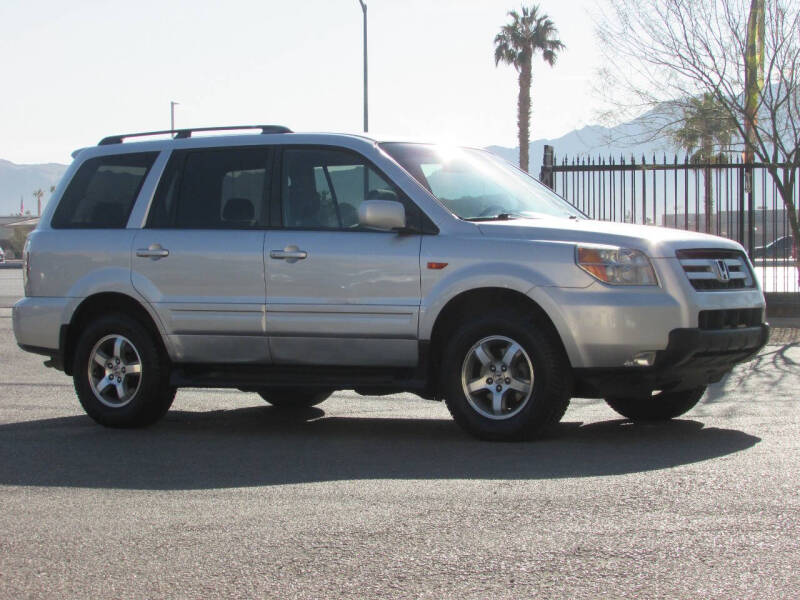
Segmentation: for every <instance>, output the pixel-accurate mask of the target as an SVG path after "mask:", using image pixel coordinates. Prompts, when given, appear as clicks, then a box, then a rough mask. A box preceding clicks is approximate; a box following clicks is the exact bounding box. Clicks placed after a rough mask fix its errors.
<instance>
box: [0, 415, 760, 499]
mask: <svg viewBox="0 0 800 600" xmlns="http://www.w3.org/2000/svg"><path fill="white" fill-rule="evenodd" d="M759 441H760V438H757V437H755V436H752V435H748V434H746V433H743V432H741V431H736V430H733V429H720V428H715V427H704V426H703V424H702V423H700V422H697V421H691V420H676V421H672V422H668V423H661V424H653V425H638V424H633V423H630V422H628V421H624V420H613V421H603V422H597V423H591V424H587V425H583V424H581V423H578V422H565V423H562V424H560V425H558V426H557V427H555V428H554V429H553V431H551V432H550V433H549V434H548V436H547V437H546V438H545V439H542V440H539V441H536V442H531V443H491V442H481V441H478V440H475V439H472V438H470V437H468V436H467V435H466V434H464V433H463V432H462V431H461V430H460V429H459V428H458V427H457V426H456V425H455V423H453V422H452V421H450V420H444V419H393V418H356V417H353V418H350V417H347V418H344V417H325V413H324V412H323V411H322V410H320V409H319V408H313V409H307V410H305V411H303V412H301V413H296V414H293V415H287V414H285V413H283V414H282V413H280V412H278V411H277V410H275V409H274V408H272V407H255V408H241V409H236V410H225V411H212V412H186V411H171V412H170V413H168V414H167V416H166V417H165V418H164V419H163V420H162V421H161V422H159V423H158V424H156V425H155V426H153V427H151V428H149V429H144V430H133V431H129V430H111V429H104V428H102V427H99V426H97V425H95V424H94V423H93V422H92V421H91V420H90V419H89V418H88V417H84V416H74V417H63V418H56V419H46V420H39V421H27V422H21V423H11V424H6V425H2V426H0V484H2V485H33V486H69V487H87V488H112V489H113V488H118V489H158V490H177V489H212V488H227V487H243V486H262V485H280V484H292V483H305V482H319V481H341V480H358V479H508V480H526V479H548V478H568V477H590V476H598V475H616V474H625V473H635V472H641V471H650V470H654V469H664V468H669V467H673V466H677V465H685V464H690V463H694V462H698V461H703V460H708V459H713V458H717V457H721V456H726V455H729V454H732V453H734V452H739V451H741V450H745V449H747V448H750V447H752V446H754V445H755V444H757V443H758V442H759Z"/></svg>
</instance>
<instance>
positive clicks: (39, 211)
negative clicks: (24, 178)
mask: <svg viewBox="0 0 800 600" xmlns="http://www.w3.org/2000/svg"><path fill="white" fill-rule="evenodd" d="M42 196H44V192H43V191H42V188H39V189H38V190H36V191H35V192H33V197H34V198H36V205H37V207H38V208H37V210H36V215H37V216H41V214H42Z"/></svg>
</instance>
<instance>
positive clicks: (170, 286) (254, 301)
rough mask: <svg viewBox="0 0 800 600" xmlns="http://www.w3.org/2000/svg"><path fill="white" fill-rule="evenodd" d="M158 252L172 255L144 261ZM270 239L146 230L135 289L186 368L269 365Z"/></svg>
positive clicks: (139, 237) (139, 244) (250, 233)
mask: <svg viewBox="0 0 800 600" xmlns="http://www.w3.org/2000/svg"><path fill="white" fill-rule="evenodd" d="M152 249H159V250H164V251H166V252H168V254H167V255H166V256H162V257H155V258H149V257H147V256H138V255H137V254H145V252H137V251H141V250H152ZM263 249H264V232H263V231H257V230H246V231H238V230H229V231H209V230H190V231H180V230H173V229H144V230H141V231H139V232H137V234H136V237H135V239H134V243H133V257H132V270H131V273H132V278H133V285H134V287H135V288H136V289H137V290H138V291H139V293H141V294H142V295H143V296H144V297H145V298H146V299H147V301H148V302H150V304H151V305H152V306H153V307H154V308H155V310H156V312H157V313H158V315H159V317H160V318H161V320H162V322H163V324H164V327H165V329H166V331H167V334H168V335H169V336H170V337H171V338H172V340H171V341H172V342H173V347H174V349H175V351H176V353H177V356H176V357H175V358H176V359H177V360H178V361H180V362H204V363H226V362H269V360H270V356H269V346H268V344H267V342H266V338H265V337H264V336H265V284H264V259H263Z"/></svg>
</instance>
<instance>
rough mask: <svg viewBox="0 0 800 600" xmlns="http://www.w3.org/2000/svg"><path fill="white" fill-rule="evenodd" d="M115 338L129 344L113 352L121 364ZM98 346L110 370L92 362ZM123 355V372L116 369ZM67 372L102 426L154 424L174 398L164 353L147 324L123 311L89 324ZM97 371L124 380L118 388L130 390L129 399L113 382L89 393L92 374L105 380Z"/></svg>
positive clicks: (87, 408) (81, 401) (82, 399)
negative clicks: (70, 371)
mask: <svg viewBox="0 0 800 600" xmlns="http://www.w3.org/2000/svg"><path fill="white" fill-rule="evenodd" d="M119 338H124V339H125V340H126V341H127V342H128V344H129V345H128V344H124V346H122V347H121V350H120V352H119V353H118V354H120V355H121V357H122V366H120V365H119V364H117V363H118V361H117V359H116V358H115V357H116V356H117V353H116V352H114V351H112V348H115V346H114V342H115V340H117V339H119ZM104 340H105V341H104ZM131 347H132V348H133V350H131ZM98 350H99V351H100V352H102V353H104V354H105V355H107V356H109V364H111V365H112V366H113V367H114V368H116V369H117V370H116V371H112V370H111V369H107V368H106V367H107V366H108V365H106V366H102V365H100V364H98V363H96V362H95V360H94V359H95V356H96V352H97V351H98ZM129 360H130V361H132V362H131V364H128V365H127V373H126V372H125V371H122V372H120V371H121V370H122V369H123V368H124V367H125V364H126V362H127V361H129ZM136 360H138V362H139V365H140V374H138V375H135V374H134V373H133V370H134V368H135V361H136ZM90 368H91V369H92V370H91V371H90ZM72 373H73V375H72V378H73V382H74V384H75V392H76V393H77V394H78V399H79V400H80V403H81V405H82V406H83V408H84V410H85V411H86V413H87V414H88V415H89V416H90V417H91V418H92V419H94V420H95V421H97V422H98V423H100V424H101V425H105V426H106V427H117V428H134V427H145V426H147V425H150V424H152V423H155V422H156V421H158V420H159V419H160V418H161V417H162V416H164V414H165V413H166V412H167V411H168V410H169V408H170V406H172V401H173V399H174V398H175V388H174V387H171V386H170V385H169V361H168V360H167V357H166V356H163V353H162V352H161V350H160V349H159V347H158V345H157V344H156V342H155V340H154V339H153V335H152V334H151V333H150V331H149V330H148V329H147V327H145V326H144V325H142V324H141V323H140V322H139V321H137V320H135V319H132V318H131V317H129V316H127V315H124V314H116V313H115V314H108V315H104V316H102V317H99V318H97V319H95V320H94V321H92V322H90V323H89V325H88V326H87V327H86V328H85V329H84V331H83V333H82V334H81V336H80V338H79V340H78V343H77V346H76V348H75V357H74V362H73V369H72ZM103 373H104V374H106V375H108V374H109V373H111V374H115V373H116V375H115V377H119V378H120V379H121V380H122V382H124V387H123V388H122V389H127V390H129V391H130V397H129V399H127V400H126V399H123V397H120V396H119V392H117V391H116V390H117V387H116V384H115V383H111V384H107V385H109V386H114V387H115V389H114V390H109V389H108V388H106V389H105V390H101V391H99V392H98V393H95V390H96V389H99V385H100V384H99V383H94V381H95V379H97V380H98V381H102V382H103V383H105V376H106V375H104V376H103V377H100V376H101V374H103ZM114 380H115V379H114V378H111V381H114ZM131 388H134V389H133V391H131ZM98 395H99V396H100V397H98ZM115 395H116V398H115ZM101 398H103V399H102V400H101Z"/></svg>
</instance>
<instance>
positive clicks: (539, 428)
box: [441, 310, 572, 441]
mask: <svg viewBox="0 0 800 600" xmlns="http://www.w3.org/2000/svg"><path fill="white" fill-rule="evenodd" d="M501 337H502V338H506V339H508V340H511V341H512V342H515V343H516V344H517V345H519V346H520V347H521V348H522V350H524V355H523V354H522V353H519V352H518V353H517V354H516V357H517V359H516V360H519V361H522V360H523V359H525V361H524V362H522V363H521V364H522V368H523V370H529V368H532V370H533V373H534V376H533V378H532V379H531V378H528V380H527V383H528V384H529V385H528V387H527V389H528V390H530V392H529V394H528V395H527V396H525V395H524V394H522V393H512V390H511V389H509V388H505V389H504V391H503V392H502V394H501V402H502V409H501V410H500V411H499V412H493V413H492V415H487V414H486V413H488V411H489V410H492V411H495V407H494V406H493V407H492V408H491V409H489V408H486V409H485V410H483V406H482V405H481V404H480V403H481V402H483V401H484V399H485V402H486V404H487V406H488V403H489V394H491V395H492V396H494V392H493V391H492V390H491V389H488V388H487V389H486V390H478V391H477V392H475V393H472V394H470V393H469V392H468V390H467V389H466V386H467V385H468V382H467V379H468V378H472V377H474V381H475V382H477V381H478V379H480V378H481V377H483V375H475V373H476V371H475V370H474V368H473V367H476V368H477V369H478V371H479V372H480V373H485V375H490V373H488V372H485V368H490V367H486V365H485V364H483V361H481V364H477V363H475V364H474V365H473V362H474V361H473V358H471V357H477V352H476V351H475V348H476V347H477V345H478V344H479V343H480V342H482V341H484V340H489V341H488V342H485V343H488V344H489V346H487V348H488V349H489V350H491V355H492V358H496V356H495V355H500V354H502V353H503V347H502V346H500V347H498V348H496V349H492V347H491V345H492V344H493V343H494V341H493V340H494V339H495V338H501ZM498 343H501V344H502V343H504V342H498ZM509 347H510V346H509ZM484 357H485V356H484ZM528 360H529V362H528ZM512 362H513V361H510V362H509V364H508V368H509V369H510V370H511V369H512V368H514V367H513V365H512ZM497 364H502V365H503V366H505V364H506V363H505V361H500V362H498V363H497ZM526 365H527V366H526ZM468 371H471V373H472V374H471V375H470V374H468ZM462 375H463V376H464V383H462ZM441 377H442V380H441V382H442V391H443V395H444V398H445V403H446V404H447V408H448V410H449V411H450V414H451V415H452V416H453V419H455V421H456V423H458V424H459V425H460V426H461V427H463V428H464V429H465V430H466V431H467V432H469V433H470V434H472V435H474V436H476V437H478V438H480V439H484V440H497V441H516V440H529V439H533V438H536V437H538V436H540V435H541V434H542V433H543V432H544V430H545V429H546V428H548V427H549V426H551V425H553V424H555V423H558V422H559V421H560V420H561V418H562V417H563V416H564V413H565V412H566V410H567V406H568V405H569V400H570V393H571V382H572V377H571V370H570V366H569V361H568V360H567V357H566V356H565V354H564V351H563V349H562V347H561V344H560V341H559V340H558V338H557V337H556V334H555V333H554V332H553V331H552V328H551V327H550V326H549V324H547V323H542V322H541V321H539V320H538V319H535V318H533V317H531V316H529V315H522V314H519V313H516V312H514V311H513V310H504V311H502V312H492V313H490V314H488V315H486V316H483V317H480V318H475V319H473V320H471V321H469V322H468V323H466V324H465V325H464V326H461V327H460V328H459V329H458V330H457V331H455V332H454V333H453V334H452V337H451V338H450V341H449V343H448V344H447V346H446V348H445V351H444V356H443V360H442V374H441ZM512 377H514V376H512ZM519 377H520V380H521V379H524V373H522V374H521V375H519ZM487 381H488V380H487ZM503 381H506V382H507V381H508V380H507V379H504V380H503ZM503 381H498V382H497V383H500V384H502V383H503ZM513 381H514V383H516V380H513ZM498 393H500V392H498ZM509 393H511V399H512V404H513V406H511V407H509V406H507V405H506V404H507V402H508V398H509V396H508V394H509ZM482 394H483V396H482ZM523 396H525V397H526V398H527V399H526V400H524V401H523V400H522V398H523ZM481 410H483V412H484V414H481V412H480V411H481ZM504 411H507V412H508V415H506V414H505V413H504Z"/></svg>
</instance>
